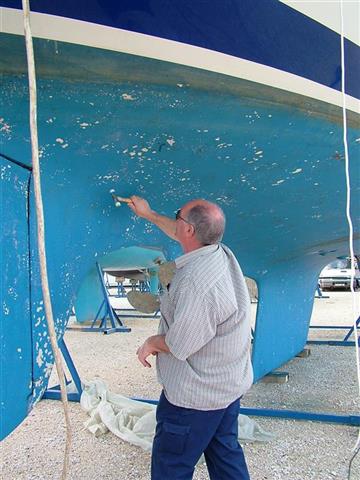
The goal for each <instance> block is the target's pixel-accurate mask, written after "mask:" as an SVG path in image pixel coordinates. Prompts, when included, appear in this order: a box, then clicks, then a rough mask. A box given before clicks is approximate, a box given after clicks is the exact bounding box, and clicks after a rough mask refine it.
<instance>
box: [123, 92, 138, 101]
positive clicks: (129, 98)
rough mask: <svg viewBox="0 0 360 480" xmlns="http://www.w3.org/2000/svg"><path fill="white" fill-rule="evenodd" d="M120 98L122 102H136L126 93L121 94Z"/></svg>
mask: <svg viewBox="0 0 360 480" xmlns="http://www.w3.org/2000/svg"><path fill="white" fill-rule="evenodd" d="M121 98H122V99H123V100H127V101H134V100H136V99H135V98H134V97H133V96H132V95H129V94H128V93H123V94H122V95H121Z"/></svg>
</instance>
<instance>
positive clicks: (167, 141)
mask: <svg viewBox="0 0 360 480" xmlns="http://www.w3.org/2000/svg"><path fill="white" fill-rule="evenodd" d="M166 143H168V144H169V145H170V147H172V146H173V145H174V144H175V140H174V139H173V138H168V139H167V140H166Z"/></svg>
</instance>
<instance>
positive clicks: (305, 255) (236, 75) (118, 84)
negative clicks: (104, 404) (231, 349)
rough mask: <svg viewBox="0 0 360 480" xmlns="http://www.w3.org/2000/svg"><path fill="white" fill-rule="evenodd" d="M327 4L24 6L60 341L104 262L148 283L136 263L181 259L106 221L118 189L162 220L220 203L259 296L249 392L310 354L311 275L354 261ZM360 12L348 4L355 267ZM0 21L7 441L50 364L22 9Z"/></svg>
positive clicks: (335, 25) (123, 224) (336, 26)
mask: <svg viewBox="0 0 360 480" xmlns="http://www.w3.org/2000/svg"><path fill="white" fill-rule="evenodd" d="M325 3H326V7H324V8H322V9H321V8H320V9H318V8H317V7H318V4H319V2H316V3H314V4H311V3H307V2H291V1H288V2H284V1H276V0H267V1H266V2H264V1H263V0H241V1H240V0H224V1H210V0H207V1H203V2H194V1H190V0H181V1H177V0H176V1H174V0H133V1H131V2H128V1H126V0H122V1H115V0H102V1H95V0H78V1H76V2H73V1H67V0H62V1H58V0H54V1H52V2H48V1H45V0H37V1H35V0H34V1H32V2H31V8H32V10H33V13H32V14H31V24H32V32H33V36H34V47H35V61H36V70H37V89H38V130H39V145H40V157H41V174H42V190H43V201H44V211H45V223H46V226H45V229H46V231H45V233H46V248H47V262H48V274H49V282H50V289H51V295H52V301H53V310H54V317H55V318H56V329H57V333H58V336H59V338H61V337H62V336H63V334H64V331H65V328H66V324H67V321H68V318H69V315H70V312H71V310H72V307H73V305H74V304H75V302H76V298H77V294H78V292H80V291H84V282H86V281H87V279H89V278H90V277H91V275H92V272H94V266H95V263H96V262H99V261H100V259H101V262H100V263H101V265H102V264H105V266H109V265H108V261H109V259H111V256H112V255H115V256H119V258H117V259H116V268H117V269H119V270H121V269H122V268H124V269H125V267H126V268H131V266H137V267H138V266H139V265H140V266H144V265H143V261H145V262H146V267H147V268H152V267H154V268H155V266H156V262H155V260H156V257H158V253H157V254H156V255H155V254H154V255H153V252H151V251H150V254H148V256H146V259H144V258H143V257H141V258H140V256H141V254H140V252H144V250H145V251H147V252H149V248H150V247H151V248H154V247H155V248H156V249H159V250H160V251H161V252H163V253H162V254H163V256H164V258H166V259H168V260H171V259H173V258H175V257H176V256H177V255H179V254H180V250H179V246H178V245H177V244H176V243H175V242H173V241H172V240H169V239H168V238H167V237H166V236H165V235H164V234H163V233H162V232H160V231H159V230H158V229H156V228H154V227H153V226H152V225H151V224H149V223H147V222H145V221H144V220H141V219H138V218H134V216H133V215H132V213H131V211H130V210H129V209H128V208H125V207H124V208H120V209H117V208H115V207H114V204H113V202H112V199H111V196H110V195H109V190H110V189H115V190H116V192H117V193H118V194H120V195H123V196H129V195H132V194H138V195H140V196H143V197H145V198H147V199H148V200H149V202H150V204H151V205H152V207H153V208H154V209H155V210H157V211H159V212H162V213H164V214H168V215H169V214H170V215H171V214H172V213H174V214H175V212H176V210H177V209H178V208H179V207H181V205H183V204H184V203H185V202H186V201H188V200H190V199H192V198H199V197H201V198H206V199H208V200H211V201H214V202H217V203H218V204H219V205H220V206H221V207H222V208H223V210H224V212H225V214H226V216H227V228H226V235H225V238H224V242H225V243H226V244H227V245H229V247H230V248H231V249H232V250H233V251H234V253H235V255H236V256H237V258H238V260H239V262H240V264H241V266H242V269H243V271H244V273H245V274H246V275H247V276H249V277H251V278H253V279H254V280H255V281H256V282H257V285H258V290H259V304H258V310H257V320H256V329H255V333H254V343H253V353H252V359H253V365H254V371H255V379H256V380H259V379H260V378H262V377H263V376H264V375H266V374H267V373H268V372H270V371H272V370H274V369H276V368H278V367H279V366H281V365H282V364H283V363H284V362H286V361H288V360H289V359H291V358H293V357H294V356H295V355H296V354H297V353H299V352H300V351H301V350H302V349H303V348H304V345H305V344H306V340H307V334H308V328H309V321H310V316H311V311H312V306H313V298H314V291H315V288H316V285H317V280H318V275H319V272H320V271H321V269H322V268H323V267H324V265H326V264H328V263H329V262H331V261H332V260H334V259H336V258H337V257H341V256H344V255H348V237H349V234H348V231H349V229H348V225H347V221H346V218H345V215H344V212H345V204H346V182H345V164H344V145H343V124H342V122H343V110H342V102H343V96H342V93H341V48H340V47H341V36H340V9H339V2H324V4H325ZM334 8H335V11H333V9H334ZM358 8H359V7H358V5H357V4H356V2H355V3H344V20H345V39H344V47H345V70H346V75H345V92H346V93H345V101H346V108H347V127H348V134H347V141H348V148H349V158H350V178H351V214H352V218H353V223H354V228H355V233H354V238H355V241H356V250H357V251H359V225H360V218H359V217H360V205H359V199H360V195H359V190H360V168H359V161H360V133H359V131H360V129H359V111H360V110H359V104H360V103H359V99H360V82H359V81H358V80H359V78H360V74H359V73H360V49H359V38H356V35H358V28H357V27H358V26H357V25H356V23H357V21H356V19H357V18H358V17H359V16H358ZM0 15H1V25H2V32H1V34H0V72H1V79H2V91H1V109H0V112H1V113H0V135H1V156H0V158H1V188H2V190H1V191H2V204H3V208H2V211H1V215H2V236H1V249H2V257H1V268H2V275H3V278H2V280H3V282H2V287H1V288H2V292H1V294H2V315H3V318H2V332H1V343H2V345H1V347H2V348H1V364H2V369H1V370H2V371H1V375H2V377H1V417H2V427H1V437H2V438H3V437H5V436H6V435H8V434H9V433H10V432H11V431H12V430H13V429H14V428H15V427H16V426H17V425H18V424H19V423H20V422H21V421H22V420H23V419H24V418H25V417H26V415H27V414H28V412H29V411H30V409H31V408H32V406H33V405H34V403H35V402H36V401H38V400H39V399H40V398H41V397H42V395H43V393H44V391H45V389H46V388H47V382H48V378H49V375H50V372H51V369H52V366H53V356H52V352H51V347H50V342H49V338H48V332H47V326H46V321H45V316H44V308H43V300H42V293H41V287H40V276H39V266H38V258H37V244H36V226H35V211H34V194H33V181H32V167H31V148H30V135H29V118H28V115H29V114H28V111H29V95H28V81H27V64H26V54H25V44H24V37H23V19H22V12H21V2H20V1H17V0H12V1H11V0H0ZM352 26H354V28H353V30H352ZM151 248H150V250H151ZM143 249H144V250H143ZM114 252H116V254H114ZM119 259H120V260H119ZM125 264H126V265H125ZM92 292H93V291H92ZM85 294H86V288H85ZM90 294H91V295H92V293H91V292H90V290H89V291H88V292H87V295H90ZM85 296H86V295H85ZM85 318H86V314H85ZM119 353H121V352H119Z"/></svg>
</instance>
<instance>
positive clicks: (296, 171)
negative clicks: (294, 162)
mask: <svg viewBox="0 0 360 480" xmlns="http://www.w3.org/2000/svg"><path fill="white" fill-rule="evenodd" d="M300 172H302V168H297V169H296V170H294V171H293V172H291V173H293V174H294V175H295V174H296V173H300Z"/></svg>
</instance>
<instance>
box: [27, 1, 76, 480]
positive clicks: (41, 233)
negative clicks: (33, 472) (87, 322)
mask: <svg viewBox="0 0 360 480" xmlns="http://www.w3.org/2000/svg"><path fill="white" fill-rule="evenodd" d="M22 6H23V12H24V30H25V41H26V53H27V63H28V76H29V93H30V133H31V151H32V167H33V177H34V191H35V205H36V219H37V234H38V252H39V260H40V275H41V286H42V292H43V298H44V306H45V313H46V320H47V324H48V330H49V336H50V342H51V346H52V350H53V353H54V359H55V364H56V370H57V374H58V377H59V382H60V390H61V400H62V403H63V407H64V414H65V424H66V443H65V454H64V462H63V470H62V474H61V479H62V480H65V479H66V477H67V473H68V470H69V453H70V448H71V425H70V417H69V406H68V399H67V393H66V386H65V380H64V378H65V376H64V369H63V365H62V359H61V354H60V350H59V347H58V344H57V338H56V331H55V325H54V318H53V312H52V306H51V299H50V291H49V282H48V276H47V266H46V251H45V227H44V209H43V203H42V195H41V184H40V165H39V148H38V133H37V100H36V77H35V61H34V50H33V42H32V35H31V28H30V6H29V0H22Z"/></svg>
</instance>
